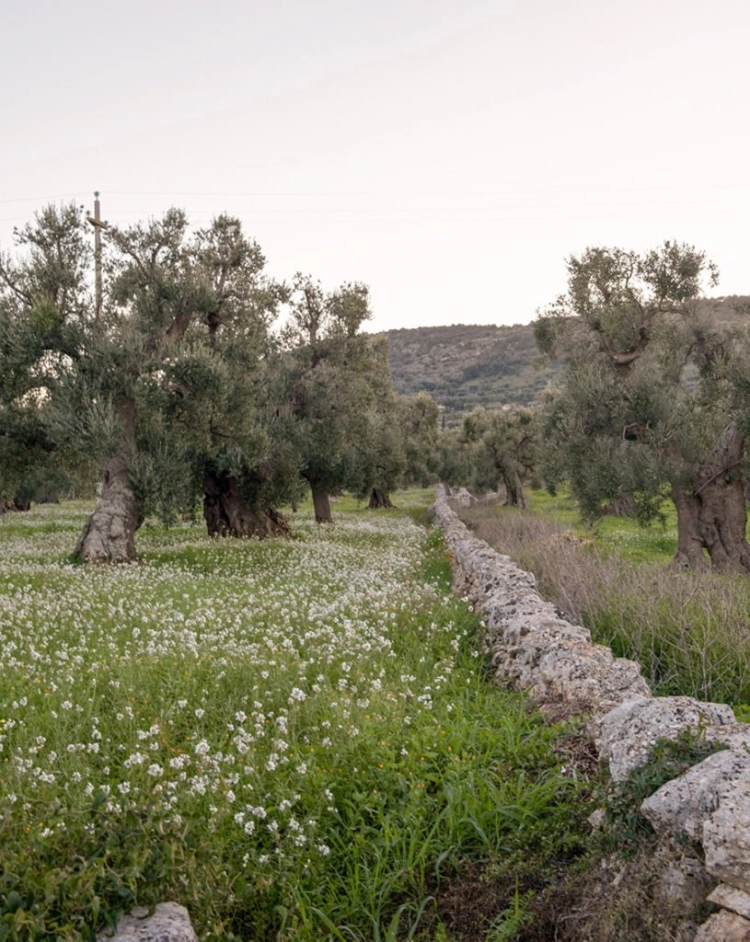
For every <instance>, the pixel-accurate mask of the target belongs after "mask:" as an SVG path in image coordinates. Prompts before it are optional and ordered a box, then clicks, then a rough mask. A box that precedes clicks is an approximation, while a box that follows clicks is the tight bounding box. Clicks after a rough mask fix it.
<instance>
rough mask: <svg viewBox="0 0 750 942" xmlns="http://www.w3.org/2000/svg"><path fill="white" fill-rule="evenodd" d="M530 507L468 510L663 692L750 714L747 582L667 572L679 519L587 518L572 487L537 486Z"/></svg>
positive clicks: (570, 611) (550, 593) (468, 516)
mask: <svg viewBox="0 0 750 942" xmlns="http://www.w3.org/2000/svg"><path fill="white" fill-rule="evenodd" d="M529 506H530V509H529V511H527V512H520V513H519V512H518V511H515V510H512V509H509V508H503V507H490V508H484V507H483V508H476V509H474V510H469V511H466V512H465V514H464V515H463V516H464V519H465V520H466V522H467V523H468V524H469V525H470V526H471V527H472V528H473V529H474V530H475V532H476V533H477V535H479V536H481V537H482V538H483V539H486V540H487V541H488V542H490V543H492V544H493V545H495V546H496V547H497V548H498V549H499V550H500V551H501V552H503V553H507V554H508V555H509V556H511V557H512V558H513V559H514V560H516V561H517V562H518V563H519V565H521V566H522V567H523V568H525V569H528V570H530V571H532V572H534V573H535V575H536V576H537V581H538V585H539V588H540V591H541V592H542V594H543V595H545V596H546V597H547V598H550V599H552V600H553V601H555V603H556V604H557V605H559V606H560V608H561V609H562V610H563V611H564V612H565V613H566V614H567V615H568V616H569V617H570V618H571V619H573V620H574V621H577V622H579V623H581V624H584V625H586V626H587V627H588V628H589V629H590V630H591V632H592V635H593V636H594V640H596V641H598V642H600V643H603V644H607V645H609V646H610V647H611V648H612V650H613V651H614V652H615V654H617V655H618V656H623V657H630V658H634V659H635V660H638V661H640V663H641V664H642V666H643V671H644V676H645V677H646V679H647V680H648V681H649V683H650V685H651V688H652V690H653V691H654V692H655V693H657V694H663V695H669V694H689V695H691V696H695V697H698V698H699V699H702V700H716V701H721V702H725V703H730V704H732V705H733V706H734V707H735V710H736V712H737V713H738V714H739V715H740V716H741V717H742V718H745V717H747V718H748V719H750V708H749V707H748V704H750V623H749V622H748V614H747V613H748V611H750V584H749V581H748V579H747V578H746V577H729V576H715V575H712V574H710V573H707V574H706V573H704V574H695V573H682V572H674V571H672V570H670V568H669V563H670V561H671V559H672V557H673V555H674V549H675V545H676V524H675V520H674V516H673V515H672V514H671V513H670V510H669V508H667V507H665V523H664V525H663V526H659V525H657V526H653V527H650V528H647V529H644V528H643V527H640V526H639V525H638V523H637V522H636V521H635V520H632V519H628V518H623V517H606V518H605V519H603V520H602V521H601V522H600V523H599V524H598V525H597V526H596V527H595V528H593V529H591V528H588V527H586V526H584V525H583V524H581V523H580V520H579V518H578V515H577V513H576V510H575V505H574V503H573V501H572V500H571V499H570V498H569V497H567V496H566V495H559V496H556V497H551V496H550V495H548V494H547V493H545V492H543V491H533V492H531V494H530V502H529Z"/></svg>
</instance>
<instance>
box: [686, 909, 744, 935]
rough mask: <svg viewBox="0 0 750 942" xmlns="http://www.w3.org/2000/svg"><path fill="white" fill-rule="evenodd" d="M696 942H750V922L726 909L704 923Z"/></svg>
mask: <svg viewBox="0 0 750 942" xmlns="http://www.w3.org/2000/svg"><path fill="white" fill-rule="evenodd" d="M694 942H750V922H748V920H747V919H743V918H742V916H738V915H737V914H736V913H730V912H729V911H728V910H726V909H724V910H722V911H721V912H720V913H714V915H713V916H711V917H710V918H709V919H708V920H707V921H706V922H704V923H703V925H702V926H701V927H700V928H699V929H698V932H697V934H696V936H695V940H694Z"/></svg>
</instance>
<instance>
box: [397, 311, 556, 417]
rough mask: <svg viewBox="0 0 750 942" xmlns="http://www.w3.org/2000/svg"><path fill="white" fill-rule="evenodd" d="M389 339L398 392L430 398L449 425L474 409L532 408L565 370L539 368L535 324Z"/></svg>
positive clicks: (417, 331)
mask: <svg viewBox="0 0 750 942" xmlns="http://www.w3.org/2000/svg"><path fill="white" fill-rule="evenodd" d="M387 335H388V339H389V340H390V345H391V371H392V373H393V385H394V387H395V388H396V391H397V392H399V393H401V394H403V395H413V394H414V393H418V392H423V391H424V392H428V393H430V395H431V396H432V397H433V398H434V399H435V400H436V401H437V402H438V403H439V404H440V405H441V406H443V407H444V408H445V410H446V416H447V418H448V422H449V424H452V422H456V421H458V420H459V415H458V413H461V412H463V411H468V410H471V409H473V408H474V406H485V407H487V408H498V407H499V406H502V405H504V404H505V403H519V404H528V403H531V402H533V401H534V400H535V399H536V398H537V396H538V395H539V393H540V392H541V391H542V390H543V389H544V387H545V386H546V385H547V383H548V382H549V380H550V378H551V377H552V376H554V375H555V373H557V372H559V371H560V369H561V368H562V367H561V364H553V365H552V366H551V367H550V366H547V367H539V366H538V365H536V361H537V358H538V354H537V350H536V346H535V344H534V337H533V335H532V332H531V325H530V324H523V325H522V324H517V325H515V326H513V327H495V326H492V325H486V324H484V325H464V324H454V325H452V326H450V327H417V328H413V329H404V330H389V331H387ZM451 420H452V421H451Z"/></svg>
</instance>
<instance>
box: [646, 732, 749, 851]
mask: <svg viewBox="0 0 750 942" xmlns="http://www.w3.org/2000/svg"><path fill="white" fill-rule="evenodd" d="M718 728H719V729H721V727H718ZM743 780H744V781H746V782H747V781H750V755H748V754H747V753H744V752H734V751H731V750H729V749H726V750H724V751H723V752H716V753H714V754H713V755H712V756H708V758H706V759H704V760H703V761H702V762H699V763H698V765H694V766H693V767H692V768H691V769H688V770H687V772H685V773H684V774H683V775H680V776H679V778H676V779H673V780H672V781H671V782H667V783H666V785H662V787H661V788H660V789H659V790H658V791H656V792H654V794H653V795H650V796H649V797H648V798H647V799H646V800H645V801H644V802H643V803H642V804H641V812H642V813H643V815H644V816H645V817H646V818H647V819H648V821H649V823H650V824H651V826H652V827H653V828H654V830H655V831H656V832H657V833H659V834H664V833H669V834H673V835H675V836H677V835H679V834H682V833H684V834H687V836H688V837H689V838H691V840H694V841H700V840H701V839H702V837H703V825H704V824H705V822H706V821H707V820H708V818H709V817H710V816H711V815H712V814H713V813H714V812H715V811H716V810H717V808H718V807H719V804H720V802H721V800H722V796H723V795H724V794H726V793H727V792H729V791H732V790H733V789H734V788H735V787H736V785H737V783H738V782H741V781H743Z"/></svg>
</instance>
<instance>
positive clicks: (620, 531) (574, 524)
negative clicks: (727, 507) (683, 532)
mask: <svg viewBox="0 0 750 942" xmlns="http://www.w3.org/2000/svg"><path fill="white" fill-rule="evenodd" d="M527 499H528V504H529V510H531V511H532V513H538V514H542V515H543V516H544V517H546V518H548V519H550V520H553V521H554V522H555V523H557V524H560V525H561V526H563V527H567V528H569V529H570V530H571V532H572V533H574V534H575V535H576V536H577V537H578V538H580V539H582V540H586V539H593V540H595V541H596V543H597V545H598V546H599V547H601V549H602V550H604V551H606V552H611V553H617V554H618V555H619V556H620V557H621V558H622V559H627V560H630V561H631V562H653V563H657V564H664V565H667V564H669V563H670V562H671V560H672V557H673V556H674V552H675V547H676V545H677V514H676V512H675V510H674V507H673V506H672V505H671V504H670V503H668V502H666V503H665V504H664V505H663V507H662V508H661V512H662V514H663V515H664V522H663V523H659V522H656V523H654V524H653V525H652V526H649V527H644V526H641V525H640V524H639V523H638V521H637V520H634V519H632V518H630V517H614V516H611V517H609V516H608V517H603V518H602V519H601V520H599V521H598V522H597V523H596V524H595V525H594V526H587V525H586V524H585V523H583V522H582V521H581V517H580V515H579V513H578V509H577V507H576V503H575V501H574V500H573V498H572V497H571V496H570V495H569V494H567V493H565V492H561V493H558V494H556V495H554V496H553V495H551V494H549V493H547V491H544V490H529V491H528V492H527Z"/></svg>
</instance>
